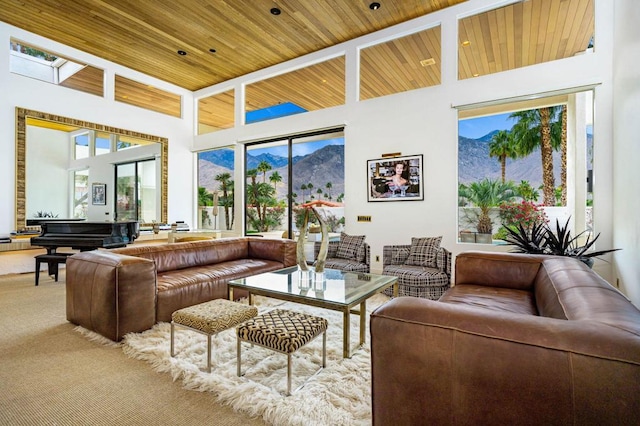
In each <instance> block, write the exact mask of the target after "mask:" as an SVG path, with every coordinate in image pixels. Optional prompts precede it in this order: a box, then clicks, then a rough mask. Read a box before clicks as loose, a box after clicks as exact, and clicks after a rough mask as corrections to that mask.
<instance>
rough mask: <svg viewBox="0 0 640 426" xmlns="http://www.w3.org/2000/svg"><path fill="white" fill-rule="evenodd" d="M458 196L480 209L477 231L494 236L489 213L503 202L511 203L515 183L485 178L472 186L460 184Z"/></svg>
mask: <svg viewBox="0 0 640 426" xmlns="http://www.w3.org/2000/svg"><path fill="white" fill-rule="evenodd" d="M458 196H459V197H462V198H465V199H466V200H467V201H468V202H470V203H472V204H473V205H474V206H476V207H478V208H479V209H480V214H479V215H478V224H477V226H476V228H477V230H478V232H479V233H481V234H492V233H493V223H492V222H491V216H489V211H490V209H491V207H497V206H499V205H500V204H502V203H503V202H510V201H511V200H513V198H514V196H515V191H514V187H513V183H511V182H506V183H505V182H501V181H499V180H494V179H489V178H484V179H483V180H481V181H477V182H472V183H471V185H468V186H467V185H465V184H460V186H459V187H458Z"/></svg>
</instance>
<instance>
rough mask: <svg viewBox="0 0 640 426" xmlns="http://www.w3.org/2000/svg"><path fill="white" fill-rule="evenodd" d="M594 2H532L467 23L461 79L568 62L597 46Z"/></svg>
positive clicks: (463, 23) (463, 24) (462, 31)
mask: <svg viewBox="0 0 640 426" xmlns="http://www.w3.org/2000/svg"><path fill="white" fill-rule="evenodd" d="M593 4H594V0H527V1H518V2H514V3H513V4H510V5H507V6H504V7H501V8H498V9H493V10H489V11H487V12H483V13H480V14H477V15H473V16H469V17H466V18H462V19H460V21H459V24H458V34H459V37H460V40H459V47H458V78H459V79H460V80H463V79H466V78H472V77H479V76H482V75H487V74H493V73H496V72H501V71H507V70H512V69H516V68H522V67H526V66H528V65H535V64H540V63H543V62H549V61H554V60H558V59H563V58H569V57H571V56H575V55H578V54H581V53H584V52H586V51H587V49H589V48H591V47H593V35H594V28H595V18H594V8H593Z"/></svg>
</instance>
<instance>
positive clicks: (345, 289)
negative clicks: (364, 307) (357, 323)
mask: <svg viewBox="0 0 640 426" xmlns="http://www.w3.org/2000/svg"><path fill="white" fill-rule="evenodd" d="M396 279H397V278H396V277H392V276H387V275H377V274H365V273H358V272H343V271H339V270H337V269H325V270H324V273H322V274H316V273H315V271H314V270H313V269H312V268H310V269H309V270H308V271H301V270H299V268H298V267H297V266H294V267H291V268H286V269H281V270H279V271H274V272H266V273H263V274H258V275H254V276H251V277H246V278H239V279H237V280H232V281H230V282H229V284H232V285H233V286H234V287H236V288H242V287H246V288H247V290H252V289H256V290H258V289H259V290H266V291H268V292H270V293H276V294H282V295H283V296H293V297H302V298H308V299H316V300H319V301H320V300H322V301H325V302H330V303H336V304H341V305H353V304H354V303H359V302H360V301H361V300H363V299H366V298H368V297H370V296H371V295H372V294H373V293H375V292H377V291H380V289H381V288H382V289H384V288H387V287H390V286H391V285H393V284H394V283H395V281H396Z"/></svg>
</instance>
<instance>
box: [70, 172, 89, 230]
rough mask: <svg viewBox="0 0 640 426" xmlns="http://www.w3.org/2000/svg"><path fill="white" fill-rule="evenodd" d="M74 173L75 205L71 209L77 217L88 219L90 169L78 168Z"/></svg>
mask: <svg viewBox="0 0 640 426" xmlns="http://www.w3.org/2000/svg"><path fill="white" fill-rule="evenodd" d="M72 173H73V206H72V209H71V211H72V212H73V217H74V218H75V219H86V218H87V211H88V209H89V169H83V170H76V171H74V172H72Z"/></svg>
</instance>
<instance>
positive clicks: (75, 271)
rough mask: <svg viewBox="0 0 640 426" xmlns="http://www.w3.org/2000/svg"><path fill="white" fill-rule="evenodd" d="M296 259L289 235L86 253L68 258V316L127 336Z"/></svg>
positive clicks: (105, 331) (116, 335) (118, 337)
mask: <svg viewBox="0 0 640 426" xmlns="http://www.w3.org/2000/svg"><path fill="white" fill-rule="evenodd" d="M295 264H296V243H295V242H294V241H292V240H286V239H267V238H224V239H219V240H208V241H194V242H184V243H173V244H159V245H147V246H129V247H126V248H121V249H113V250H94V251H88V252H83V253H78V254H75V255H73V256H71V257H70V258H69V259H68V260H67V266H66V290H67V294H66V298H67V300H66V303H67V320H69V321H70V322H72V323H74V324H77V325H80V326H82V327H84V328H86V329H89V330H92V331H95V332H97V333H100V334H102V335H103V336H105V337H107V338H109V339H111V340H114V341H119V340H121V339H122V337H123V336H124V335H125V334H127V333H129V332H141V331H144V330H147V329H149V328H151V327H153V325H154V324H155V323H157V322H161V321H165V322H168V321H171V314H172V313H173V312H174V311H176V310H178V309H181V308H184V307H187V306H191V305H196V304H198V303H202V302H206V301H209V300H213V299H219V298H227V297H228V290H227V282H229V280H232V279H236V278H242V277H246V276H250V275H255V274H260V273H263V272H268V271H274V270H278V269H282V268H286V267H289V266H293V265H295Z"/></svg>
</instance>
